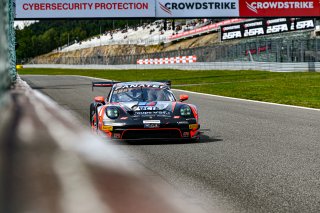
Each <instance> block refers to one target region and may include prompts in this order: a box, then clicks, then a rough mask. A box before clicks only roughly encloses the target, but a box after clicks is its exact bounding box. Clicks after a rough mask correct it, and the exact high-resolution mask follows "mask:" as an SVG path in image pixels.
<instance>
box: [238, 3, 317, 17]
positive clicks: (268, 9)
mask: <svg viewBox="0 0 320 213" xmlns="http://www.w3.org/2000/svg"><path fill="white" fill-rule="evenodd" d="M239 4H240V16H241V17H279V16H281V17H308V16H309V17H313V16H319V15H320V7H319V0H289V1H288V0H239Z"/></svg>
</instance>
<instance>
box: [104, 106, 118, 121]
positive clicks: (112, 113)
mask: <svg viewBox="0 0 320 213" xmlns="http://www.w3.org/2000/svg"><path fill="white" fill-rule="evenodd" d="M106 114H107V116H108V118H110V119H116V118H118V117H119V110H118V109H117V108H116V107H108V108H107V113H106Z"/></svg>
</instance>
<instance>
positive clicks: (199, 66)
mask: <svg viewBox="0 0 320 213" xmlns="http://www.w3.org/2000/svg"><path fill="white" fill-rule="evenodd" d="M24 67H25V68H62V69H114V70H123V69H178V70H263V71H272V72H320V62H303V63H276V62H275V63H272V62H243V61H238V62H237V61H235V62H207V63H201V62H197V63H189V64H152V65H148V64H145V65H137V64H127V65H98V64H95V65H94V64H91V65H90V64H89V65H69V64H27V65H24Z"/></svg>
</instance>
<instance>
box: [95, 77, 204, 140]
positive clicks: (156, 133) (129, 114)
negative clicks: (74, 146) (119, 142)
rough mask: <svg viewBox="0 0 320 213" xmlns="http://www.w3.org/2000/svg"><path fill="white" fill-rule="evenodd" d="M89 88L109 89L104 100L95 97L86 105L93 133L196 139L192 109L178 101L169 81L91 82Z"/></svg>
mask: <svg viewBox="0 0 320 213" xmlns="http://www.w3.org/2000/svg"><path fill="white" fill-rule="evenodd" d="M92 86H93V87H112V88H111V90H110V92H109V95H108V96H107V98H106V99H105V98H104V97H102V96H97V97H95V100H94V102H93V103H92V104H91V106H90V124H91V127H92V129H93V130H96V131H98V132H102V133H103V134H105V135H107V136H108V137H110V138H113V139H123V140H130V139H133V140H138V139H139V140H140V139H188V140H197V139H198V138H199V128H200V125H199V123H198V111H197V108H196V106H194V105H192V104H187V103H183V101H185V100H187V99H188V96H187V95H180V99H179V101H177V99H176V98H175V96H174V94H173V93H172V91H171V90H170V83H169V82H149V81H146V82H142V81H141V82H123V83H120V82H93V83H92Z"/></svg>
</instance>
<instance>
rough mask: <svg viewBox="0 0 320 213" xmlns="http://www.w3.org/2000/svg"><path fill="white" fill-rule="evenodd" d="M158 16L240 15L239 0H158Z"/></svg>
mask: <svg viewBox="0 0 320 213" xmlns="http://www.w3.org/2000/svg"><path fill="white" fill-rule="evenodd" d="M156 16H157V17H170V18H175V17H195V18H200V17H238V16H239V3H238V0H175V1H173V0H156Z"/></svg>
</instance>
